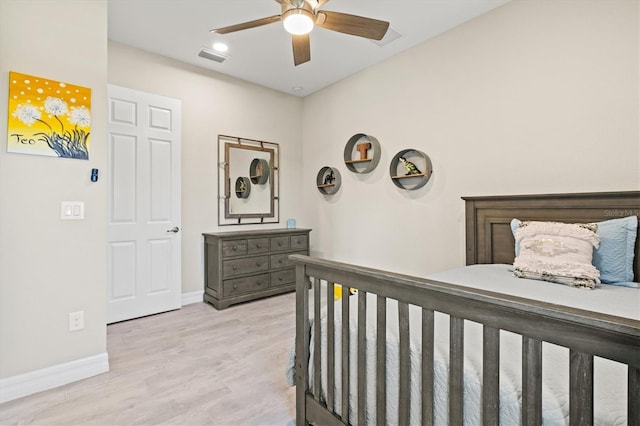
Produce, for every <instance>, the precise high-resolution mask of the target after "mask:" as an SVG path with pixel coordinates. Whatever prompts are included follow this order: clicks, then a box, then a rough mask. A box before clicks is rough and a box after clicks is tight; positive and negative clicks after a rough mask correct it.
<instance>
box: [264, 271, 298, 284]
mask: <svg viewBox="0 0 640 426" xmlns="http://www.w3.org/2000/svg"><path fill="white" fill-rule="evenodd" d="M294 282H296V270H295V269H285V270H283V271H277V272H272V273H271V278H270V280H269V283H270V285H271V287H277V286H279V285H285V284H293V283H294Z"/></svg>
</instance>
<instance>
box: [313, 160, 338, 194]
mask: <svg viewBox="0 0 640 426" xmlns="http://www.w3.org/2000/svg"><path fill="white" fill-rule="evenodd" d="M341 183H342V179H341V178H340V172H339V171H338V169H335V168H333V167H329V166H325V167H323V168H321V169H320V171H319V172H318V175H317V176H316V187H317V188H318V191H320V193H321V194H328V195H331V194H335V193H336V192H338V190H339V189H340V184H341Z"/></svg>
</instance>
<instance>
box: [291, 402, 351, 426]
mask: <svg viewBox="0 0 640 426" xmlns="http://www.w3.org/2000/svg"><path fill="white" fill-rule="evenodd" d="M306 401H307V422H306V423H303V424H306V425H310V424H313V425H322V426H345V423H344V422H343V421H342V420H341V419H340V417H338V416H336V415H335V414H334V413H332V412H330V411H327V409H326V408H325V407H323V406H322V404H320V403H319V402H318V401H316V400H315V399H313V397H312V396H311V395H307V399H306ZM298 424H299V423H298Z"/></svg>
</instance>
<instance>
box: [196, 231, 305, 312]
mask: <svg viewBox="0 0 640 426" xmlns="http://www.w3.org/2000/svg"><path fill="white" fill-rule="evenodd" d="M309 232H311V230H310V229H270V230H260V231H237V232H217V233H205V234H202V235H203V236H204V242H205V245H204V255H205V289H204V290H205V291H204V301H205V302H208V303H210V304H212V305H213V306H214V307H215V308H217V309H225V308H227V307H229V306H230V305H233V304H236V303H242V302H248V301H250V300H255V299H260V298H263V297H268V296H274V295H276V294H282V293H286V292H290V291H294V290H295V289H296V282H295V281H296V270H295V266H294V264H293V263H292V262H291V261H290V260H289V255H291V254H304V255H308V254H309Z"/></svg>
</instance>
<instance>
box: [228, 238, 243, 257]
mask: <svg viewBox="0 0 640 426" xmlns="http://www.w3.org/2000/svg"><path fill="white" fill-rule="evenodd" d="M242 254H247V240H231V241H223V242H222V257H230V256H238V255H242Z"/></svg>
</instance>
